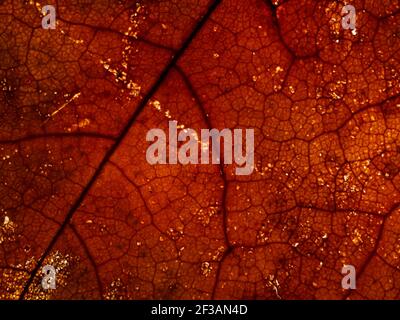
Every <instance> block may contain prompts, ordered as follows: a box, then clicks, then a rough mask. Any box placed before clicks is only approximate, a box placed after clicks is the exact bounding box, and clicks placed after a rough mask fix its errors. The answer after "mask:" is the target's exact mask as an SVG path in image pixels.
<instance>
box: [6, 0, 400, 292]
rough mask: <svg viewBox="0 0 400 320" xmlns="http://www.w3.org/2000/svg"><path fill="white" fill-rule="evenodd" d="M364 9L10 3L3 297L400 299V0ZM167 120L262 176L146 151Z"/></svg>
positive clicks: (301, 2)
mask: <svg viewBox="0 0 400 320" xmlns="http://www.w3.org/2000/svg"><path fill="white" fill-rule="evenodd" d="M47 4H52V5H57V27H56V29H55V30H51V29H50V30H45V29H42V27H41V20H42V16H41V13H40V11H41V8H42V6H44V5H47ZM352 5H354V7H355V8H356V9H357V32H356V34H353V33H352V32H351V31H350V30H345V29H343V28H342V27H341V8H342V7H343V3H342V2H337V1H328V0H323V1H306V0H289V1H272V2H270V1H261V0H249V1H239V0H224V1H206V0H204V1H202V0H201V1H199V0H197V1H192V0H183V1H181V0H168V1H151V0H148V1H133V0H132V1H131V0H124V1H107V0H99V1H97V0H96V1H95V0H63V1H57V2H55V1H50V0H49V1H48V2H46V3H45V2H44V1H39V0H38V1H37V2H34V1H22V0H21V1H20V0H4V1H0V88H1V89H2V90H1V93H0V215H1V216H0V217H1V219H0V298H2V299H18V298H22V299H81V298H83V299H154V298H155V299H243V298H246V299H345V298H350V299H361V298H367V299H396V298H399V297H400V272H399V268H400V229H399V226H400V209H399V204H400V190H399V187H400V175H399V168H400V142H399V130H400V108H399V106H400V97H399V94H400V83H399V81H400V77H399V73H400V55H399V50H400V29H399V26H400V13H399V8H400V5H399V2H398V1H386V0H380V1H369V0H365V1H359V0H354V1H353V2H352ZM169 120H177V121H178V123H179V124H180V125H184V126H185V127H190V128H194V129H195V130H196V131H198V130H200V129H202V128H218V129H222V128H231V129H233V128H254V130H255V168H254V171H253V173H252V174H251V175H248V176H236V175H235V173H234V167H233V166H232V165H226V166H225V165H212V164H210V165H184V166H183V165H150V164H148V163H147V161H146V148H147V146H148V142H147V141H146V139H145V137H146V132H147V131H148V130H149V129H152V128H163V129H166V130H167V128H168V121H169ZM344 264H352V265H354V266H355V268H356V270H357V289H356V290H345V289H342V287H341V280H342V277H343V275H342V274H341V270H342V266H343V265H344ZM44 265H53V266H54V267H55V268H56V270H57V289H56V290H44V289H43V288H42V287H41V280H42V276H43V275H42V273H41V271H42V267H43V266H44Z"/></svg>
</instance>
